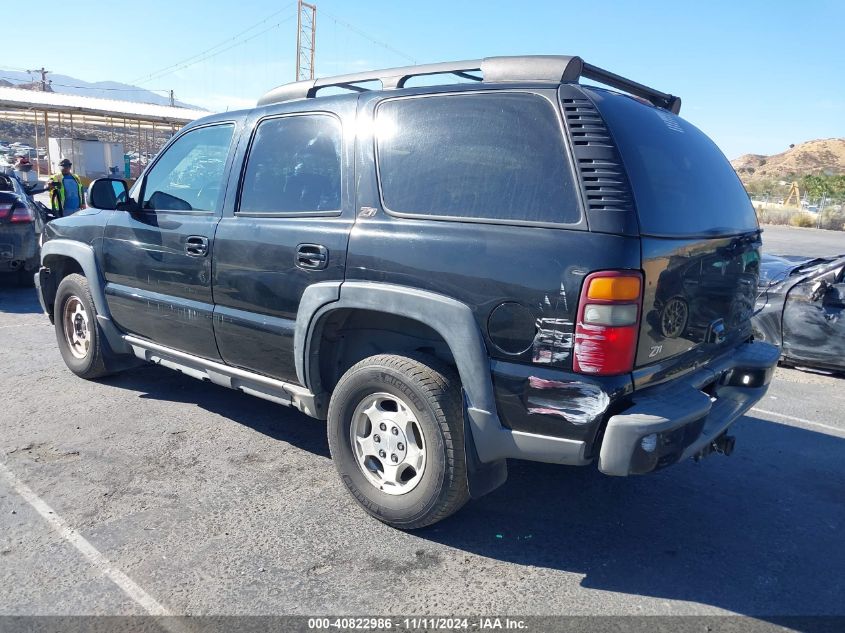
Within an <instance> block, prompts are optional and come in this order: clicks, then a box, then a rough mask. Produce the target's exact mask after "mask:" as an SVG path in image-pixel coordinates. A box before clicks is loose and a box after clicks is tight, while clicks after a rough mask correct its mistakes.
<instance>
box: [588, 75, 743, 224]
mask: <svg viewBox="0 0 845 633" xmlns="http://www.w3.org/2000/svg"><path fill="white" fill-rule="evenodd" d="M587 92H589V93H590V96H591V97H592V98H593V100H594V102H595V104H596V107H597V108H598V109H599V112H600V113H601V115H602V117H603V118H604V120H605V122H606V123H607V125H608V127H609V128H610V132H611V134H612V135H613V138H614V139H615V141H616V145H617V147H618V148H619V152H620V154H621V155H622V162H623V163H624V164H625V169H626V171H627V172H628V178H629V180H630V181H631V188H632V189H633V192H634V199H635V201H636V205H637V213H638V215H639V219H640V230H641V231H642V232H643V233H645V234H651V235H671V236H685V235H709V234H712V235H720V234H721V235H725V234H731V233H738V232H742V231H748V230H755V229H756V228H757V217H756V216H755V214H754V209H753V207H752V206H751V201H750V200H749V199H748V194H747V193H746V192H745V188H744V187H743V186H742V183H741V182H740V181H739V178H738V177H737V175H736V173H735V172H734V170H733V168H732V167H731V165H730V163H729V162H728V160H727V159H726V158H725V156H724V154H722V152H721V151H720V150H719V148H718V147H717V146H716V144H715V143H714V142H713V141H711V140H710V139H709V138H708V137H707V136H706V135H705V134H704V133H703V132H702V131H701V130H699V129H698V128H697V127H695V126H694V125H692V124H691V123H688V122H687V121H684V120H683V119H682V118H680V117H678V116H676V115H674V114H672V113H671V112H667V111H666V110H662V109H660V108H655V107H651V106H647V105H644V104H642V103H639V102H638V101H635V100H634V99H632V98H630V97H627V96H624V95H618V94H615V93H611V92H606V91H603V90H595V89H588V90H587Z"/></svg>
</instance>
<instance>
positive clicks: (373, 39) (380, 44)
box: [321, 9, 417, 65]
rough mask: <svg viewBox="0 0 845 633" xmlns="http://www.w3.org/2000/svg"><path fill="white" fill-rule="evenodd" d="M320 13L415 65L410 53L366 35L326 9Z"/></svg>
mask: <svg viewBox="0 0 845 633" xmlns="http://www.w3.org/2000/svg"><path fill="white" fill-rule="evenodd" d="M321 13H322V14H323V15H327V16H328V17H329V18H331V19H332V20H334V21H335V22H336V23H337V24H340V25H341V26H345V27H346V28H347V29H349V30H350V31H352V32H353V33H357V34H358V35H360V36H361V37H363V38H364V39H366V40H369V41H370V42H372V43H373V44H376V45H377V46H381V47H382V48H383V49H385V50H388V51H390V52H391V53H393V54H395V55H399V56H400V57H404V58H405V59H407V60H409V61H410V62H411V63H412V64H415V65H416V63H417V60H416V59H414V58H413V57H411V56H410V55H408V54H407V53H403V52H402V51H400V50H399V49H397V48H394V47H393V46H391V45H390V44H387V43H385V42H382V41H379V40H377V39H375V38H374V37H372V36H370V35H367V34H366V33H364V31H362V30H361V29H359V28H358V27H356V26H352V25H351V24H349V22H346V21H344V20H341V19H340V18H338V17H336V16H334V15H332V14H331V13H329V12H328V11H326V10H324V9H323V10H321Z"/></svg>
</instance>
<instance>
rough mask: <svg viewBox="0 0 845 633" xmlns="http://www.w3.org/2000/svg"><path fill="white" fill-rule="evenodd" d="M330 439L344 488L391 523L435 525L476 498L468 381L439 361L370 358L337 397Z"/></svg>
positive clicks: (330, 417)
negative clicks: (467, 438)
mask: <svg viewBox="0 0 845 633" xmlns="http://www.w3.org/2000/svg"><path fill="white" fill-rule="evenodd" d="M328 433H329V448H330V449H331V453H332V459H333V460H334V463H335V467H336V468H337V471H338V474H339V475H340V478H341V479H342V480H343V483H344V484H345V485H346V487H347V488H348V489H349V491H350V492H351V493H352V495H353V496H354V497H355V498H356V499H357V500H358V502H359V503H360V504H361V506H362V507H363V508H364V509H365V510H366V511H367V512H369V513H370V514H371V515H372V516H374V517H375V518H377V519H379V520H380V521H383V522H384V523H387V524H388V525H392V526H393V527H397V528H400V529H406V530H410V529H415V528H421V527H424V526H426V525H431V524H432V523H436V522H437V521H440V520H442V519H444V518H446V517H447V516H449V515H450V514H452V513H454V512H456V511H457V510H458V509H460V508H461V506H463V505H464V504H465V503H466V502H467V499H468V498H469V495H468V491H467V475H466V460H465V455H464V435H463V407H462V405H461V390H460V382H459V380H458V377H457V375H456V374H455V372H454V371H453V370H452V369H451V368H448V367H445V366H441V365H440V363H439V362H437V361H436V359H428V358H426V359H420V360H417V359H413V358H408V357H405V356H396V355H392V354H382V355H378V356H371V357H370V358H366V359H364V360H362V361H361V362H360V363H358V364H357V365H355V366H354V367H352V368H351V369H350V370H349V371H347V372H346V373H345V374H344V375H343V377H342V378H341V379H340V381H339V382H338V384H337V387H336V388H335V390H334V393H333V394H332V398H331V402H330V403H329V414H328Z"/></svg>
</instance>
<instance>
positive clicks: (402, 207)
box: [376, 93, 580, 223]
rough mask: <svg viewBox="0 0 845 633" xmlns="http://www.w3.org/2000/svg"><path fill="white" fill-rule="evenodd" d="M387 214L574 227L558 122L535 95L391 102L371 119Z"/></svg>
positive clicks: (570, 180) (571, 187)
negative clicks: (373, 121) (556, 224)
mask: <svg viewBox="0 0 845 633" xmlns="http://www.w3.org/2000/svg"><path fill="white" fill-rule="evenodd" d="M376 135H377V145H378V161H379V176H380V181H381V192H382V197H383V199H384V204H385V206H386V207H387V209H389V210H390V211H394V212H398V213H407V214H415V215H428V216H440V217H451V218H455V219H486V220H494V221H519V222H555V223H575V222H578V220H579V219H580V211H579V208H578V202H577V197H576V193H575V192H576V189H575V183H574V182H573V178H572V175H571V171H570V168H569V163H568V159H567V154H566V150H565V146H564V143H563V136H562V134H561V129H560V125H559V123H558V115H557V112H556V111H555V109H554V108H553V106H552V105H551V104H550V103H549V102H548V101H547V100H546V99H543V98H542V97H539V96H537V95H531V94H516V93H497V94H473V95H444V96H436V97H420V98H413V99H395V100H390V101H386V102H384V103H382V104H381V105H380V106H379V108H378V111H377V114H376Z"/></svg>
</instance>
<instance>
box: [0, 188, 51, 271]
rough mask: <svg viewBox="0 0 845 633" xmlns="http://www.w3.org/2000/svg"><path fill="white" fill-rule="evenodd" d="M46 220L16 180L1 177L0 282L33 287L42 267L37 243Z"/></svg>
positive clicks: (38, 207) (41, 211)
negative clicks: (4, 281)
mask: <svg viewBox="0 0 845 633" xmlns="http://www.w3.org/2000/svg"><path fill="white" fill-rule="evenodd" d="M46 219H47V218H46V217H45V215H44V212H43V210H42V209H41V207H40V206H39V205H38V204H37V203H36V202H33V200H32V198H30V196H29V194H28V192H27V191H26V190H25V189H24V187H23V185H21V183H20V182H19V181H18V180H17V179H16V178H14V177H12V176H8V175H6V174H0V280H3V279H11V280H12V281H14V282H16V283H18V284H21V285H32V279H33V275H35V274H36V273H37V272H38V269H39V268H40V266H41V252H40V250H39V244H38V243H39V240H40V239H41V231H42V230H43V228H44V223H45V221H46Z"/></svg>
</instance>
